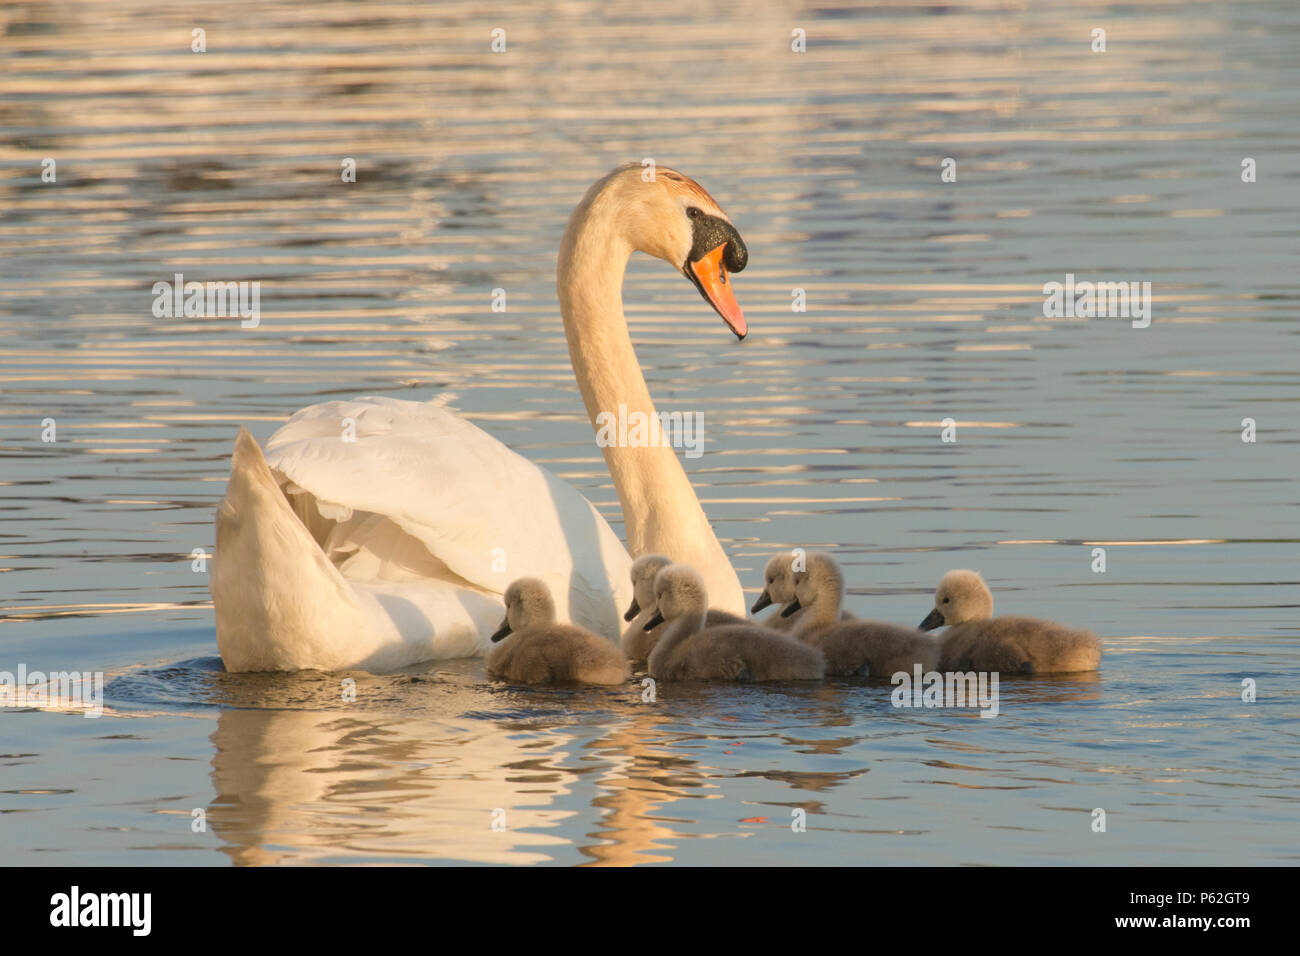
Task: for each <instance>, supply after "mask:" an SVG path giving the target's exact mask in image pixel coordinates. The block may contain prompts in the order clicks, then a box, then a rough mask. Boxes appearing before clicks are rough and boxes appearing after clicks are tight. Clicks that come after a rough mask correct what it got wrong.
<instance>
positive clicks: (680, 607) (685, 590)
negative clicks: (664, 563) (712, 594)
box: [645, 564, 709, 631]
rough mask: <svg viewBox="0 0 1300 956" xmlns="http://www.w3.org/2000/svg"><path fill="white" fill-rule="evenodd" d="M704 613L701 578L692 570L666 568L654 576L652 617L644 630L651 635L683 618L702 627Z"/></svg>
mask: <svg viewBox="0 0 1300 956" xmlns="http://www.w3.org/2000/svg"><path fill="white" fill-rule="evenodd" d="M708 610H709V592H708V591H707V590H706V589H705V587H704V578H702V577H700V576H699V574H697V573H696V571H695V569H694V568H690V567H687V566H686V565H684V564H670V565H668V567H666V568H664V569H663V570H662V571H660V572H659V573H658V574H656V575H655V615H654V617H652V618H651V619H650V620H649V621H647V622H646V626H645V629H646V630H647V631H653V630H654V629H655V628H656V627H658V626H659V625H660V624H662V623H663V622H664V621H674V620H676V619H677V618H679V617H682V616H683V615H687V614H689V615H693V616H696V617H698V618H699V619H700V622H701V623H703V621H704V615H705V614H706V613H708Z"/></svg>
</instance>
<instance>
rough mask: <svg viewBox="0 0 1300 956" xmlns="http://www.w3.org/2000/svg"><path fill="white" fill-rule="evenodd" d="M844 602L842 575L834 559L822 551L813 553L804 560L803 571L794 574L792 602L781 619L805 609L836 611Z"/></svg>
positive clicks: (782, 613) (783, 612)
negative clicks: (829, 608)
mask: <svg viewBox="0 0 1300 956" xmlns="http://www.w3.org/2000/svg"><path fill="white" fill-rule="evenodd" d="M843 600H844V575H843V574H841V573H840V566H839V565H838V564H836V563H835V559H834V558H832V557H831V556H830V555H829V554H826V553H825V552H824V551H814V552H813V553H812V554H810V555H808V556H807V557H806V558H805V559H804V569H803V570H802V571H795V572H794V600H793V601H791V602H790V603H789V604H787V605H786V606H785V610H783V611H782V612H781V616H782V617H789V616H790V615H791V614H793V613H794V612H795V611H798V610H799V609H801V608H805V607H821V606H822V605H829V606H833V607H834V608H835V609H836V610H837V611H838V610H839V606H840V603H841V602H842V601H843Z"/></svg>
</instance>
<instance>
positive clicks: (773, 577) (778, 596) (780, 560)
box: [749, 551, 794, 614]
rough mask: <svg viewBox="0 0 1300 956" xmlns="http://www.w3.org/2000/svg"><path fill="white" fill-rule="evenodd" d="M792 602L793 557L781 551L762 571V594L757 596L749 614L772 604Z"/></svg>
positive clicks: (787, 552) (789, 553)
mask: <svg viewBox="0 0 1300 956" xmlns="http://www.w3.org/2000/svg"><path fill="white" fill-rule="evenodd" d="M793 600H794V555H793V553H791V552H789V551H782V552H781V553H780V554H778V555H776V556H775V557H773V558H772V559H771V560H770V561H768V562H767V567H766V568H764V569H763V593H762V594H760V595H759V596H758V600H757V601H755V602H754V606H753V607H751V608H750V609H749V613H750V614H757V613H758V612H759V611H761V610H763V608H765V607H769V606H770V605H773V604H788V603H790V602H791V601H793Z"/></svg>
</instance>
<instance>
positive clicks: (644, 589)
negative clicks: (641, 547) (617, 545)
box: [623, 554, 672, 621]
mask: <svg viewBox="0 0 1300 956" xmlns="http://www.w3.org/2000/svg"><path fill="white" fill-rule="evenodd" d="M670 564H672V562H671V561H669V560H668V559H667V558H665V557H664V556H663V555H662V554H643V555H641V557H639V558H637V559H636V560H635V561H633V562H632V606H631V607H629V608H628V609H627V613H626V614H624V615H623V620H625V621H630V620H632V618H634V617H636V616H637V615H638V614H640V613H641V609H642V608H647V607H654V606H655V575H657V574H658V573H659V572H660V571H662V570H663V569H664V568H666V567H668V565H670Z"/></svg>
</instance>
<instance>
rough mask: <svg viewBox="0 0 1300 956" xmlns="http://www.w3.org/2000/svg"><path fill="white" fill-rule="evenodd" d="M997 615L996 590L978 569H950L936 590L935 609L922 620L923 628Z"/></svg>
mask: <svg viewBox="0 0 1300 956" xmlns="http://www.w3.org/2000/svg"><path fill="white" fill-rule="evenodd" d="M992 616H993V594H992V592H991V591H989V586H988V585H987V584H985V583H984V579H983V578H982V577H980V576H979V572H978V571H949V572H948V573H947V574H945V575H944V576H943V579H942V580H941V581H940V582H939V587H938V589H937V590H936V591H935V592H934V610H933V611H931V612H930V615H929V617H927V618H926V619H925V620H924V621H922V622H921V623H920V625H919V626H920V628H921V630H923V631H933V630H934V629H935V628H936V627H944V626H945V625H950V624H964V623H966V622H967V621H987V620H988V619H989V618H991V617H992Z"/></svg>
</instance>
